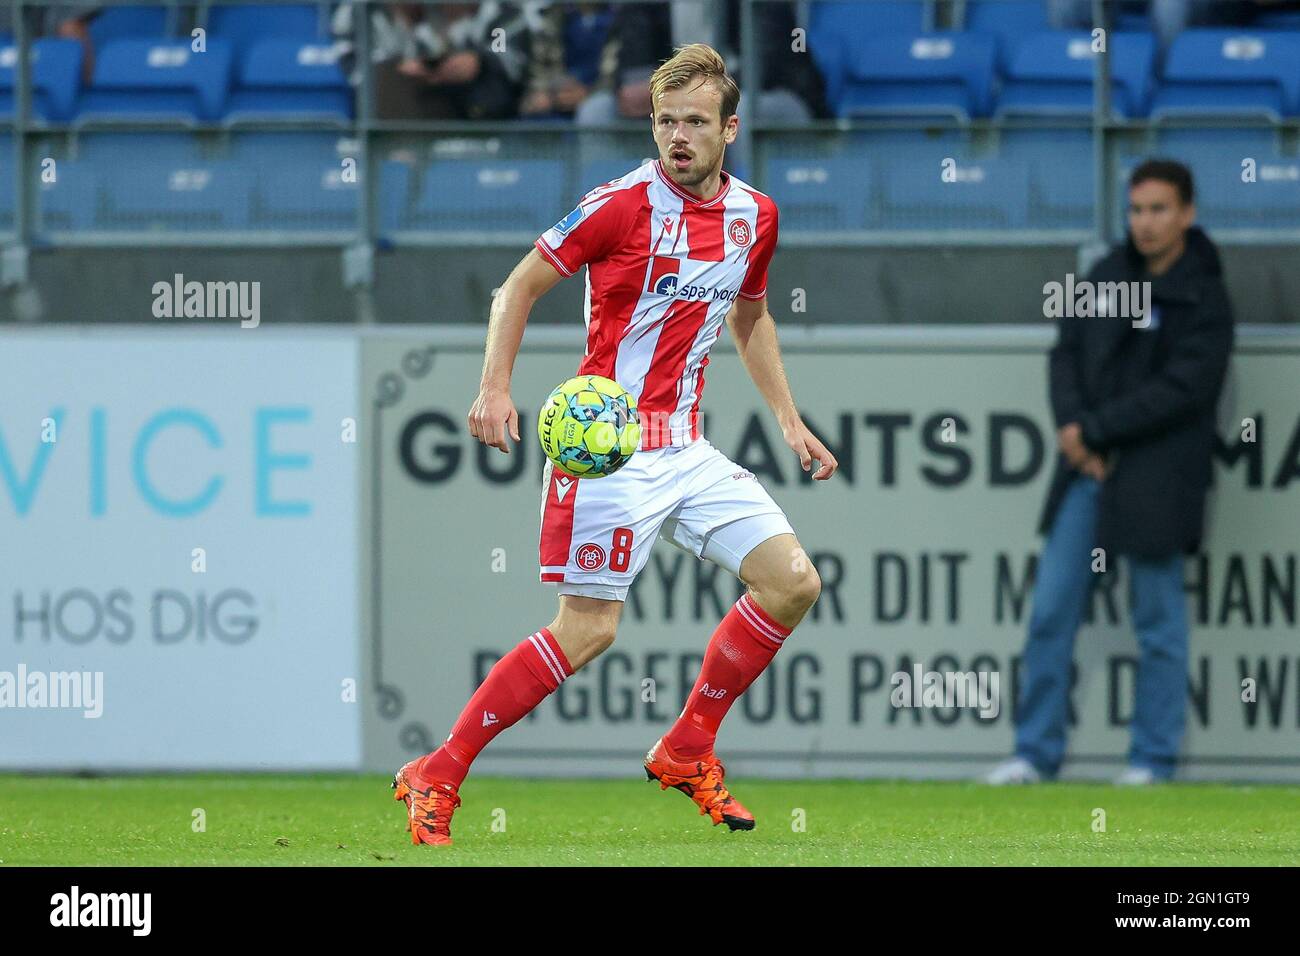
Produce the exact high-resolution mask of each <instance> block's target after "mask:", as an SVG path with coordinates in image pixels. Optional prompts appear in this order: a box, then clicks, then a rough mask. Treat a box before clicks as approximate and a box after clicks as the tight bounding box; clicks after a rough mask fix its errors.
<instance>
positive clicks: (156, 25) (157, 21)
mask: <svg viewBox="0 0 1300 956" xmlns="http://www.w3.org/2000/svg"><path fill="white" fill-rule="evenodd" d="M87 31H88V32H89V33H90V41H91V43H92V44H93V45H94V47H95V49H96V50H98V49H101V48H102V47H103V46H104V44H106V43H109V42H111V41H113V40H124V39H128V38H131V37H137V38H138V37H163V36H166V34H167V7H166V6H165V5H163V4H150V5H148V6H105V7H104V8H103V9H102V10H100V11H99V12H98V13H96V14H95V16H94V17H93V18H92V19H91V21H90V24H89V26H88V27H87Z"/></svg>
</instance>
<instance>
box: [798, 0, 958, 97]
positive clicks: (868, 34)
mask: <svg viewBox="0 0 1300 956" xmlns="http://www.w3.org/2000/svg"><path fill="white" fill-rule="evenodd" d="M932 25H933V10H932V7H931V5H930V4H929V3H923V2H917V0H898V2H894V0H880V2H873V3H844V2H840V3H836V2H833V0H826V2H818V3H814V4H813V5H812V8H811V10H810V12H809V19H808V50H809V52H810V53H811V54H812V57H813V62H814V63H815V64H816V65H817V69H818V70H820V71H821V74H822V79H823V80H824V81H825V85H826V101H827V103H829V104H830V107H831V109H832V110H837V109H838V106H839V102H840V96H841V94H842V91H843V85H844V81H845V79H847V70H848V64H849V59H850V56H849V54H850V52H851V51H852V50H853V49H854V48H855V47H857V46H858V45H859V44H860V43H861V42H863V41H864V40H867V39H870V38H873V37H877V36H882V35H888V34H895V33H906V34H917V33H922V32H924V31H925V30H929V29H930V28H931V27H932Z"/></svg>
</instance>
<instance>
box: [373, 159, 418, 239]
mask: <svg viewBox="0 0 1300 956" xmlns="http://www.w3.org/2000/svg"><path fill="white" fill-rule="evenodd" d="M414 183H415V170H413V169H412V168H411V165H410V164H409V163H403V162H400V161H398V160H395V159H386V160H384V161H383V162H382V163H380V165H379V233H380V235H383V236H391V235H392V234H393V233H395V232H400V231H401V230H403V229H406V228H407V227H408V225H409V220H410V217H411V208H412V204H413V203H414V201H415V186H414Z"/></svg>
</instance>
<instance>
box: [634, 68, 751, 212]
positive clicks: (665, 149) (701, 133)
mask: <svg viewBox="0 0 1300 956" xmlns="http://www.w3.org/2000/svg"><path fill="white" fill-rule="evenodd" d="M654 107H655V109H654V112H653V113H651V114H650V115H651V120H652V121H653V123H654V137H655V143H656V144H658V146H659V158H660V159H662V160H663V164H664V168H665V169H667V170H668V174H669V175H670V176H672V178H673V181H674V182H676V183H677V184H678V185H679V186H685V187H688V188H691V187H696V186H698V185H699V184H700V183H702V182H704V181H705V180H706V179H708V178H709V177H710V176H712V175H713V174H715V173H716V172H717V171H718V170H719V169H721V168H722V153H723V151H724V150H725V149H726V147H727V144H728V143H731V142H734V141H735V139H736V127H737V126H738V125H739V122H740V121H739V120H738V119H737V118H736V117H735V116H730V117H728V118H727V122H726V124H723V122H722V117H721V112H722V93H721V91H720V90H719V89H718V87H717V84H716V83H713V82H712V81H709V80H701V79H700V78H698V77H692V78H691V79H690V80H689V81H687V83H686V85H684V86H682V87H680V88H679V89H676V90H668V91H666V92H665V93H663V94H662V95H660V97H659V100H658V102H657V103H655V104H654Z"/></svg>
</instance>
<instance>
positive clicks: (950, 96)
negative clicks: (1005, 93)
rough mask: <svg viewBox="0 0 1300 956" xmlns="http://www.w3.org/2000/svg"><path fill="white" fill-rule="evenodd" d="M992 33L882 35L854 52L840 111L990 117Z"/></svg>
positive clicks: (844, 113)
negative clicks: (976, 34) (988, 35)
mask: <svg viewBox="0 0 1300 956" xmlns="http://www.w3.org/2000/svg"><path fill="white" fill-rule="evenodd" d="M993 61H994V44H993V40H992V38H990V37H985V36H975V35H969V34H962V33H946V34H938V33H936V34H926V35H916V36H907V35H902V34H899V35H895V36H879V37H874V38H872V39H868V40H865V41H863V42H862V43H861V44H860V45H859V46H858V47H857V48H855V49H854V50H853V51H852V52H851V55H850V59H849V65H848V80H847V81H846V82H845V85H844V91H843V95H842V97H841V99H840V104H839V108H838V110H837V114H838V115H839V116H840V117H864V116H882V115H883V116H894V117H900V116H951V117H955V118H957V119H960V120H967V119H970V118H972V117H977V116H987V115H988V114H989V107H990V102H989V100H990V93H991V90H992V83H993V75H994V64H993Z"/></svg>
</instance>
